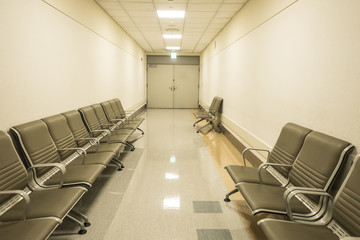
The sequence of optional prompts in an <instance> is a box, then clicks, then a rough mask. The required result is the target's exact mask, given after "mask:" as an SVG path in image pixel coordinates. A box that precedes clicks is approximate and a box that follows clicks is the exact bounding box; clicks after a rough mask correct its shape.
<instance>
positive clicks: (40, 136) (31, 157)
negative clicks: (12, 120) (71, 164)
mask: <svg viewBox="0 0 360 240" xmlns="http://www.w3.org/2000/svg"><path fill="white" fill-rule="evenodd" d="M10 130H11V131H12V132H13V133H14V135H15V136H16V138H17V140H18V142H19V143H20V146H21V148H22V150H23V152H24V155H25V157H26V161H27V162H28V164H29V165H30V166H32V165H35V164H41V163H59V162H60V161H61V159H60V154H59V153H58V151H57V148H56V146H55V143H54V141H53V140H52V138H51V135H50V133H49V130H48V128H47V126H46V124H45V123H44V122H43V121H41V120H35V121H32V122H28V123H24V124H21V125H17V126H15V127H12V128H11V129H10ZM49 169H51V168H41V169H36V173H37V176H39V177H40V176H41V175H42V174H44V173H45V172H47V171H48V170H49Z"/></svg>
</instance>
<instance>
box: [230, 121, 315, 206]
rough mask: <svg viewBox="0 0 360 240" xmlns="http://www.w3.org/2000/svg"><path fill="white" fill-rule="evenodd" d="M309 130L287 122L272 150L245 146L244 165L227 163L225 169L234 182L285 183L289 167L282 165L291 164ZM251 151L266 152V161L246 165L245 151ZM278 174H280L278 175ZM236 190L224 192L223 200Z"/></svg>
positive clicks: (276, 184) (279, 184)
mask: <svg viewBox="0 0 360 240" xmlns="http://www.w3.org/2000/svg"><path fill="white" fill-rule="evenodd" d="M310 132H311V130H310V129H308V128H305V127H302V126H300V125H297V124H294V123H287V124H285V126H284V127H283V128H282V130H281V132H280V135H279V137H278V139H277V141H276V143H275V146H274V147H273V149H272V151H271V152H270V151H268V150H265V149H254V148H247V149H245V150H244V151H243V154H242V155H243V161H244V166H240V165H228V166H226V167H225V169H226V171H227V172H228V173H229V175H230V176H231V178H232V180H233V181H234V183H235V184H238V183H240V182H248V183H262V184H268V185H275V186H281V185H286V182H285V181H284V182H282V181H281V180H282V179H287V178H288V174H289V171H290V168H288V167H283V165H285V166H288V165H292V164H293V162H294V161H295V158H296V156H297V155H298V153H299V151H300V149H301V147H302V146H303V143H304V140H305V137H306V136H307V135H308V134H309V133H310ZM251 151H265V152H267V153H268V156H267V162H266V163H263V164H261V165H260V166H259V168H254V167H247V166H246V158H245V157H246V153H248V152H251ZM279 175H280V176H279ZM236 192H238V189H237V188H235V189H234V190H233V191H231V192H229V193H228V194H226V197H225V199H224V201H225V202H230V198H229V197H230V195H232V194H234V193H236Z"/></svg>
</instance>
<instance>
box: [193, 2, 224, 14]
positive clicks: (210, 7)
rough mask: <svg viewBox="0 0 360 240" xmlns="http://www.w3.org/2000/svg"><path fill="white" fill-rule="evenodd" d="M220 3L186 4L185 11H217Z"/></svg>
mask: <svg viewBox="0 0 360 240" xmlns="http://www.w3.org/2000/svg"><path fill="white" fill-rule="evenodd" d="M219 7H220V4H197V3H194V4H191V3H190V4H188V6H187V11H189V12H211V11H217V10H218V8H219Z"/></svg>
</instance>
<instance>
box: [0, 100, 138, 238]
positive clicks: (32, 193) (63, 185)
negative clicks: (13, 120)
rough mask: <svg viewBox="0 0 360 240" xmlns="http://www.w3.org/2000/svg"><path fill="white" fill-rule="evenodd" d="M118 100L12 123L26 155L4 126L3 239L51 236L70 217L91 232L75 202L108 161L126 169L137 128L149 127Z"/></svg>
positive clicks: (0, 166)
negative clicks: (123, 154) (127, 152)
mask: <svg viewBox="0 0 360 240" xmlns="http://www.w3.org/2000/svg"><path fill="white" fill-rule="evenodd" d="M110 101H111V102H112V104H111V105H110V104H109V102H110ZM116 102H119V100H118V99H113V100H109V101H106V102H103V103H101V104H94V105H92V106H88V107H83V108H81V109H79V111H77V110H72V111H68V112H65V113H61V114H57V115H54V116H50V117H46V118H43V119H41V120H35V121H31V122H28V123H24V124H20V125H17V126H14V127H12V128H11V129H10V133H11V135H13V138H14V140H15V142H16V143H17V146H18V150H19V151H18V152H19V153H20V155H21V158H20V156H19V154H18V152H17V151H16V149H15V147H14V145H13V141H11V138H10V136H9V135H8V134H6V133H4V132H0V236H1V237H0V238H1V239H46V238H48V237H49V236H50V235H51V233H52V232H53V231H54V230H55V229H56V227H57V226H58V225H59V224H61V222H62V221H63V219H64V218H65V217H67V218H69V219H70V220H72V221H74V222H76V223H77V224H79V226H80V231H79V233H80V234H84V233H86V229H85V227H87V226H89V225H90V223H89V221H88V219H87V217H86V216H85V215H83V214H81V213H79V212H77V211H75V210H74V209H73V208H74V206H75V204H76V203H77V202H78V201H79V200H80V199H81V197H82V196H83V195H84V194H85V193H86V192H87V190H88V189H89V188H90V187H91V186H92V185H93V183H94V182H95V180H96V179H97V178H98V177H99V175H100V174H101V173H102V171H103V170H104V169H105V168H106V167H107V166H110V165H114V166H116V167H117V169H118V170H122V168H123V167H124V166H123V164H122V163H121V162H120V158H119V157H120V153H121V152H123V151H124V149H125V148H126V147H128V148H130V150H134V146H133V145H132V144H131V142H129V141H128V139H129V138H130V137H131V136H132V134H133V132H135V131H136V130H139V131H141V133H142V134H143V133H144V132H143V131H142V130H141V129H139V124H141V122H142V121H143V119H141V118H134V117H132V116H131V117H129V116H128V115H126V113H125V112H124V111H123V109H122V110H121V109H120V108H119V107H118V106H117V104H116ZM104 105H107V108H108V110H107V111H105V107H104ZM109 106H110V107H111V109H110V108H109ZM110 110H111V111H112V113H113V114H114V115H113V117H112V118H111V117H110V116H109V111H110ZM94 116H95V118H94ZM104 117H105V119H106V120H105V119H103V118H104ZM114 119H116V122H115V121H114ZM135 123H136V124H135ZM90 124H91V126H90ZM94 126H96V129H94ZM134 140H135V139H134Z"/></svg>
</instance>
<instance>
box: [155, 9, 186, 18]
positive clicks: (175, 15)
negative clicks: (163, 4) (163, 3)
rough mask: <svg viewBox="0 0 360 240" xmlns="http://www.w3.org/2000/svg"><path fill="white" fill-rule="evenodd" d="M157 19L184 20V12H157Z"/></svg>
mask: <svg viewBox="0 0 360 240" xmlns="http://www.w3.org/2000/svg"><path fill="white" fill-rule="evenodd" d="M157 14H158V17H159V18H184V17H185V11H169V10H157Z"/></svg>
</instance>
